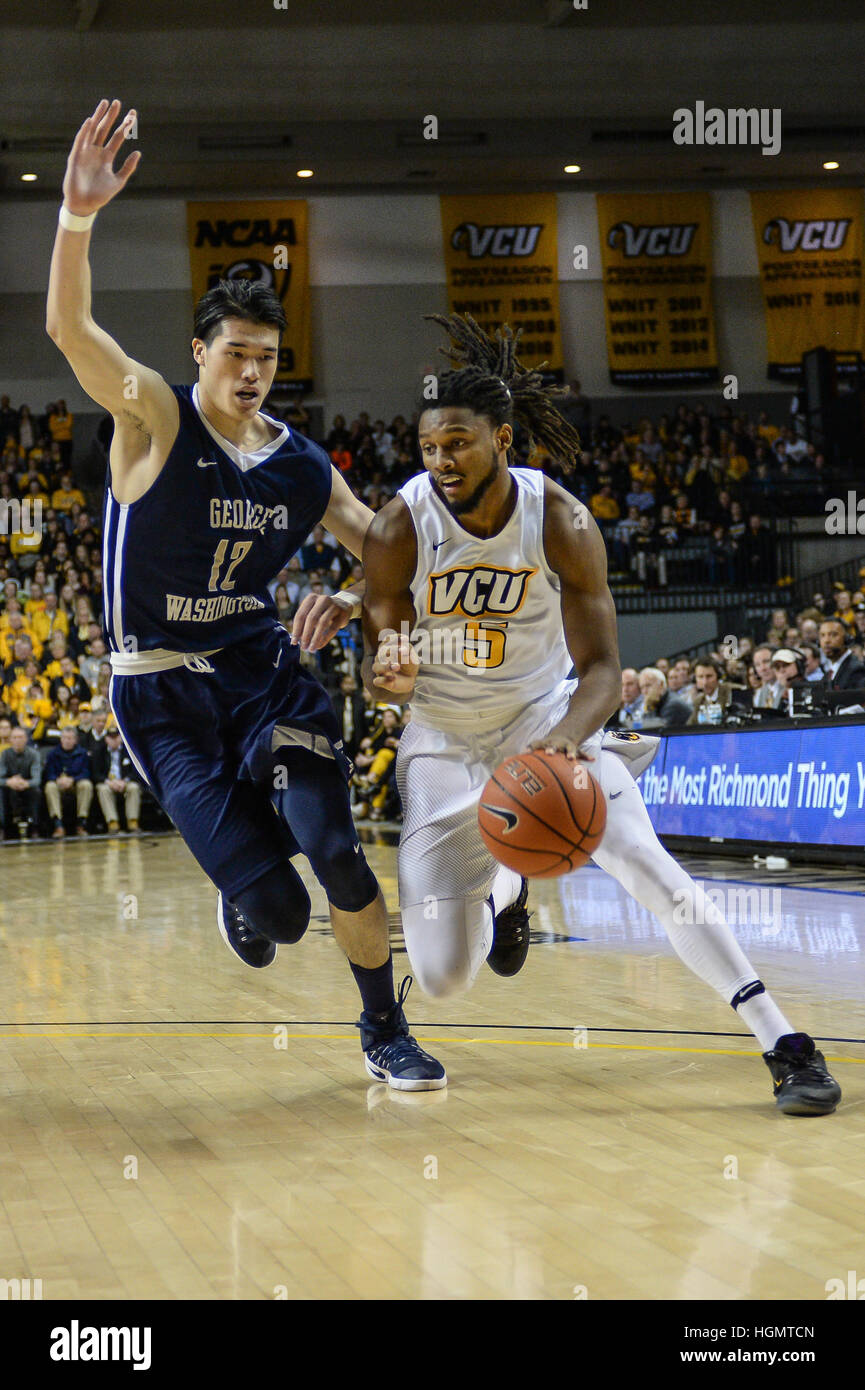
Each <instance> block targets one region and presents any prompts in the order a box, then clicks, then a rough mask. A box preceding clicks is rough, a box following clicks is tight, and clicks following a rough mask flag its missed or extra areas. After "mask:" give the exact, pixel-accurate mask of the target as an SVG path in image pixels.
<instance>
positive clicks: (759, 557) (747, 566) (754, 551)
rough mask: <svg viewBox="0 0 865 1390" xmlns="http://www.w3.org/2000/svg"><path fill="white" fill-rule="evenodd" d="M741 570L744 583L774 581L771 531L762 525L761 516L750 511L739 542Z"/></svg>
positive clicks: (760, 584)
mask: <svg viewBox="0 0 865 1390" xmlns="http://www.w3.org/2000/svg"><path fill="white" fill-rule="evenodd" d="M741 548H742V559H741V572H742V580H743V583H745V584H754V585H756V586H758V587H762V586H765V585H766V584H772V583H774V581H775V565H776V552H775V542H774V540H773V537H772V535H771V532H770V531H769V530H768V528H767V527H766V526H764V525H763V520H762V517H760V515H759V514H758V513H757V512H752V513H751V515H750V516H749V517H748V525H747V529H746V531H745V534H744V536H743V538H742V542H741Z"/></svg>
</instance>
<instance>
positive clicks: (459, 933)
mask: <svg viewBox="0 0 865 1390" xmlns="http://www.w3.org/2000/svg"><path fill="white" fill-rule="evenodd" d="M402 930H403V935H404V937H405V944H406V949H407V951H408V958H409V961H410V962H411V968H412V972H413V974H414V976H415V979H416V980H417V982H418V984H419V985H420V987H421V989H422V990H423V991H424V993H425V994H432V995H444V994H455V993H457V992H458V991H461V990H465V989H468V988H469V987H470V985H471V984H472V983H473V981H474V978H475V976H476V975H477V973H478V971H479V970H480V968H481V966H482V965H483V963H484V961H485V960H486V958H487V956H488V955H489V953H490V946H491V945H492V940H493V914H492V912H491V911H490V905H489V903H488V902H484V901H483V900H480V901H478V900H477V899H471V898H437V899H435V900H434V901H433V902H431V903H416V904H415V905H414V906H413V907H404V908H403V909H402Z"/></svg>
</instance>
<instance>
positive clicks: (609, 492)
mask: <svg viewBox="0 0 865 1390" xmlns="http://www.w3.org/2000/svg"><path fill="white" fill-rule="evenodd" d="M589 511H590V512H591V513H592V516H593V517H594V518H595V520H596V521H597V522H599V523H600V525H601V526H603V524H604V522H610V521H618V520H619V517H620V516H621V514H622V513H621V509H620V507H619V504H618V502H617V501H616V499H615V497H614V496H613V489H612V486H611V485H610V484H609V483H603V484H602V485H601V486H600V487H599V488H598V491H597V492H596V493H595V494H594V495H593V496H592V497H591V499H590V501H589ZM629 511H630V508H629Z"/></svg>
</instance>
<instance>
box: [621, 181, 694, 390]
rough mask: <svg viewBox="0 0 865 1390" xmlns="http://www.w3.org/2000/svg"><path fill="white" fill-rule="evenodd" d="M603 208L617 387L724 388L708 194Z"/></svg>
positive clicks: (651, 197)
mask: <svg viewBox="0 0 865 1390" xmlns="http://www.w3.org/2000/svg"><path fill="white" fill-rule="evenodd" d="M597 202H598V227H599V229H600V236H601V262H602V265H603V270H604V308H605V312H606V318H607V359H608V362H609V367H610V380H611V381H612V382H613V384H614V385H618V386H630V385H632V384H633V385H638V386H654V385H659V386H661V385H663V386H666V385H668V384H679V385H683V386H686V385H689V384H690V383H692V382H693V383H697V382H703V381H716V380H717V378H718V354H717V349H716V347H715V316H714V313H713V309H712V220H711V218H712V212H711V202H710V199H709V195H708V193H658V194H655V193H646V194H636V193H599V194H598V199H597Z"/></svg>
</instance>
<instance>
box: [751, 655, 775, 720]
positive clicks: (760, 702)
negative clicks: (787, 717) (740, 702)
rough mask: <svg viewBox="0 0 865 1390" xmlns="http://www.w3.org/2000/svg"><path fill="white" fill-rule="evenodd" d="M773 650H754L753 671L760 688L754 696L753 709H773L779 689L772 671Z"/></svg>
mask: <svg viewBox="0 0 865 1390" xmlns="http://www.w3.org/2000/svg"><path fill="white" fill-rule="evenodd" d="M773 654H774V649H773V648H772V647H769V646H761V647H755V648H754V653H753V657H754V670H755V671H756V672H757V675H758V676H759V678H760V688H759V690H757V691H756V692H755V694H754V708H755V709H774V707H775V702H776V700H777V698H778V694H779V689H780V687H779V686H778V683H777V681H776V679H775V673H774V671H773V670H772V656H773Z"/></svg>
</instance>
